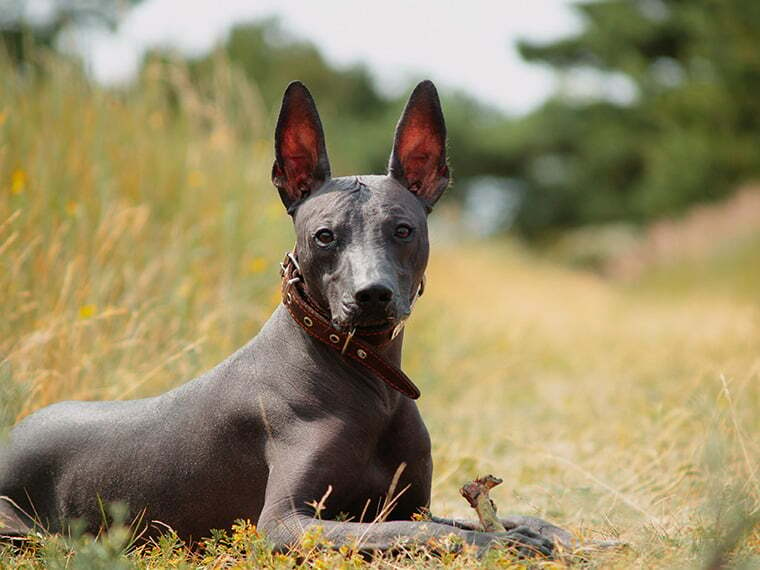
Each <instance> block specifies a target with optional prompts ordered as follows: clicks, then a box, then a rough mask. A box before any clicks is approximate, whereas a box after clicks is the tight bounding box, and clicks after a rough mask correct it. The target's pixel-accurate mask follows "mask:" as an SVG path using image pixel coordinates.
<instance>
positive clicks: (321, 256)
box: [0, 81, 571, 555]
mask: <svg viewBox="0 0 760 570" xmlns="http://www.w3.org/2000/svg"><path fill="white" fill-rule="evenodd" d="M275 139H276V140H275V150H276V159H275V163H274V167H273V171H272V179H273V182H274V184H275V186H276V187H277V189H278V191H279V193H280V197H281V198H282V201H283V203H284V204H285V207H286V208H287V211H288V213H289V214H290V215H291V216H292V218H293V222H294V225H295V232H296V235H297V242H296V248H295V250H294V251H293V252H292V253H291V254H289V255H288V256H287V258H286V261H285V262H284V263H283V303H282V304H281V305H280V306H279V307H278V308H277V309H276V310H275V312H274V314H273V315H272V317H271V318H270V319H269V321H268V322H267V323H266V325H265V326H264V327H263V329H262V330H261V332H260V333H259V334H258V335H257V336H256V337H255V338H254V339H253V340H252V341H250V342H249V343H248V344H247V345H245V346H244V347H243V348H241V349H240V350H238V351H237V352H236V353H235V354H233V355H232V356H230V357H229V358H228V359H227V360H225V361H224V362H222V363H221V364H219V365H218V366H216V367H215V368H214V369H213V370H211V371H210V372H207V373H206V374H203V375H202V376H200V377H199V378H196V379H195V380H192V381H190V382H188V383H186V384H184V385H183V386H180V387H179V388H176V389H174V390H172V391H170V392H167V393H166V394H163V395H161V396H158V397H155V398H146V399H142V400H132V401H117V402H62V403H58V404H55V405H51V406H49V407H47V408H44V409H42V410H40V411H38V412H36V413H34V414H32V415H31V416H29V417H28V418H26V419H25V420H24V421H22V422H21V423H20V424H19V425H18V426H17V427H16V428H15V429H14V430H13V432H12V434H11V442H10V446H9V448H8V449H6V450H4V452H3V458H2V464H0V495H1V496H4V497H5V500H3V501H0V521H3V522H4V526H5V529H4V531H0V534H3V533H4V534H7V535H14V534H15V535H20V534H21V535H23V534H24V533H27V532H29V531H30V530H31V529H34V528H38V527H42V528H45V529H47V530H50V531H53V532H56V531H61V530H64V529H65V528H66V525H67V523H68V521H71V520H74V519H80V520H83V521H85V522H86V525H87V528H88V530H89V531H91V532H97V530H98V528H99V526H100V525H101V524H102V522H103V520H102V505H103V504H108V503H112V502H117V501H120V502H124V503H126V504H127V505H129V507H130V513H131V514H132V516H138V515H139V514H140V513H142V514H143V515H144V517H145V519H144V520H146V521H152V520H158V521H162V522H163V523H165V524H168V525H169V526H171V527H172V528H173V529H174V530H176V532H177V533H178V534H179V536H180V537H183V538H185V539H187V540H189V541H191V542H192V541H194V540H197V539H200V538H203V537H207V536H209V534H210V531H211V529H215V528H220V529H224V528H229V527H230V526H231V524H232V523H233V522H234V521H235V520H236V519H240V518H247V519H250V520H251V521H254V522H255V523H256V524H257V525H258V528H259V529H261V530H262V531H264V532H265V533H266V534H267V535H268V537H269V539H270V540H271V541H272V543H273V544H274V545H276V546H277V547H280V548H285V547H287V546H288V545H292V544H294V543H296V542H298V540H299V537H300V536H301V535H302V533H303V532H304V530H305V529H308V528H309V527H312V526H313V525H315V524H319V525H322V526H323V527H324V529H325V533H326V534H327V536H328V537H329V539H330V540H331V541H332V542H333V543H334V544H335V545H336V546H340V545H342V544H351V543H354V542H357V541H359V542H360V545H361V547H362V548H363V549H365V550H374V549H381V550H385V549H389V548H392V547H393V546H394V544H396V543H397V542H398V541H399V540H404V541H406V542H407V543H410V542H412V543H414V542H417V543H423V542H425V541H427V540H429V539H430V538H433V537H443V536H446V535H450V534H455V535H458V536H459V537H461V538H462V539H463V540H464V541H465V542H467V543H470V544H473V545H476V546H478V547H481V548H486V547H488V546H489V545H491V544H505V545H508V546H510V547H513V548H516V549H517V550H519V551H521V552H523V553H528V552H530V551H532V552H539V553H542V554H545V555H549V554H551V552H552V549H553V547H554V542H555V541H562V542H564V541H566V540H570V538H571V537H570V535H569V534H568V533H567V532H566V531H563V530H562V529H559V528H558V527H555V526H553V525H551V524H549V523H546V522H545V521H542V520H540V519H535V518H531V517H520V516H515V517H508V518H506V519H505V520H504V523H505V526H506V528H507V529H509V530H508V532H506V533H484V532H480V531H478V530H476V529H477V527H476V526H475V525H474V524H472V523H467V522H462V521H455V520H446V519H439V518H436V517H433V518H432V520H423V521H413V520H412V518H413V515H414V514H415V513H417V512H419V511H420V510H421V509H426V508H427V507H428V506H429V502H430V485H431V472H432V468H433V465H432V459H431V455H430V438H429V436H428V432H427V429H426V428H425V424H424V423H423V422H422V419H421V418H420V414H419V411H418V409H417V406H416V404H415V402H414V399H415V398H416V397H417V396H418V395H419V392H418V390H417V388H416V387H415V386H414V384H413V383H412V382H411V381H410V380H409V378H407V377H406V376H405V375H404V373H403V372H402V371H401V370H400V364H401V345H402V341H403V331H402V326H403V323H404V321H405V319H406V318H407V317H408V316H409V314H410V313H411V310H412V306H413V304H414V301H415V300H416V298H417V297H418V295H419V294H420V293H421V291H422V285H423V278H424V273H425V266H426V264H427V260H428V250H429V245H428V235H427V221H426V218H427V214H428V213H429V212H430V211H431V209H432V207H433V205H434V204H435V203H436V201H437V200H438V199H439V198H440V196H441V194H442V193H443V192H444V190H445V189H446V187H447V186H448V182H449V171H448V166H447V162H446V127H445V124H444V120H443V114H442V111H441V106H440V102H439V99H438V94H437V92H436V89H435V87H434V86H433V84H432V83H431V82H429V81H425V82H422V83H420V84H419V85H418V86H417V87H416V88H415V90H414V92H413V93H412V95H411V97H410V99H409V102H408V103H407V106H406V109H405V110H404V113H403V115H402V117H401V120H400V122H399V124H398V127H397V130H396V135H395V139H394V144H393V151H392V154H391V158H390V165H389V168H388V174H387V175H386V176H349V177H341V178H332V177H331V175H330V164H329V161H328V158H327V151H326V148H325V141H324V135H323V132H322V125H321V122H320V119H319V115H318V113H317V109H316V106H315V104H314V101H313V99H312V97H311V95H310V94H309V91H308V90H307V89H306V87H304V85H303V84H301V83H299V82H294V83H292V84H291V85H290V86H288V88H287V90H286V91H285V95H284V97H283V102H282V109H281V111H280V117H279V120H278V123H277V130H276V134H275ZM394 476H396V485H395V488H396V489H397V491H399V492H400V491H402V490H403V492H400V493H399V494H398V496H396V497H395V501H394V502H392V503H391V507H390V508H388V509H386V510H387V511H388V512H387V516H386V521H385V522H374V523H373V522H366V520H367V515H366V514H367V513H370V517H369V518H370V519H371V518H372V516H373V515H374V514H375V513H376V512H377V511H378V510H379V508H380V506H381V505H383V504H384V503H385V501H386V500H387V497H386V496H387V495H388V492H389V488H390V487H391V482H392V481H393V480H394ZM328 489H332V493H331V494H330V496H329V498H328V499H327V500H326V502H325V508H324V510H323V511H322V512H321V519H322V520H317V519H316V518H315V512H314V509H313V508H312V507H310V506H309V503H312V502H313V501H319V500H320V498H321V497H323V496H324V495H325V493H326V492H327V490H328ZM336 518H341V519H342V520H343V521H345V520H346V519H348V521H349V522H338V521H336V520H335V519H336ZM362 520H364V522H362ZM155 532H158V531H157V530H156V528H152V529H151V530H149V531H148V534H147V535H148V536H150V534H151V533H155Z"/></svg>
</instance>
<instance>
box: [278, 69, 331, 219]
mask: <svg viewBox="0 0 760 570" xmlns="http://www.w3.org/2000/svg"><path fill="white" fill-rule="evenodd" d="M274 151H275V160H274V165H273V166H272V182H273V183H274V185H275V186H276V187H277V190H278V191H279V193H280V198H282V203H283V204H285V207H286V208H288V212H289V213H292V208H293V206H295V205H296V204H297V203H298V202H300V201H301V200H303V199H304V198H306V197H307V196H308V195H309V194H310V193H311V192H313V191H314V190H316V189H317V188H319V187H320V186H321V185H322V184H324V182H325V181H327V180H329V178H330V161H329V160H328V158H327V148H326V147H325V135H324V133H323V131H322V122H321V121H320V120H319V113H318V112H317V106H316V105H315V104H314V99H313V98H312V96H311V93H309V90H308V89H306V86H305V85H304V84H303V83H301V82H300V81H293V82H292V83H291V84H290V85H288V88H287V89H286V90H285V94H284V95H283V97H282V107H281V108H280V117H279V118H278V119H277V129H276V130H275V134H274Z"/></svg>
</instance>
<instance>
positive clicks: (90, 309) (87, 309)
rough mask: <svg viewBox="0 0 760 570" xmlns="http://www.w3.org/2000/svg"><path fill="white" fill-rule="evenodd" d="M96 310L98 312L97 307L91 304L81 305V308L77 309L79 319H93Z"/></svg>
mask: <svg viewBox="0 0 760 570" xmlns="http://www.w3.org/2000/svg"><path fill="white" fill-rule="evenodd" d="M97 310H98V308H97V306H95V305H93V304H88V305H82V306H81V307H79V318H80V319H89V318H91V317H94V316H95V313H96V312H97Z"/></svg>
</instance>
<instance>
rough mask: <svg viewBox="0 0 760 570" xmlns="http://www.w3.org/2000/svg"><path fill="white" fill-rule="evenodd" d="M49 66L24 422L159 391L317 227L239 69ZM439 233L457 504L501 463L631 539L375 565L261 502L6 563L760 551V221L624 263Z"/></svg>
mask: <svg viewBox="0 0 760 570" xmlns="http://www.w3.org/2000/svg"><path fill="white" fill-rule="evenodd" d="M36 65H37V67H36V68H35V69H30V70H29V71H28V73H26V74H24V75H21V74H18V73H17V72H16V71H14V70H12V69H11V68H10V66H9V65H8V64H0V85H2V87H0V314H2V318H0V420H1V422H0V426H1V427H2V430H3V431H4V432H5V431H7V428H9V427H10V426H11V425H13V424H14V423H15V422H16V421H18V420H19V419H21V418H23V417H24V416H25V415H27V414H29V413H31V412H33V411H34V410H36V409H38V408H40V407H42V406H45V405H47V404H50V403H53V402H56V401H59V400H62V399H87V400H92V399H124V398H138V397H144V396H150V395H155V394H158V393H161V392H163V391H165V390H167V389H169V388H171V387H173V386H176V385H178V384H180V383H182V382H184V381H185V380H188V379H190V378H192V377H194V376H195V375H197V374H199V373H201V372H203V371H205V370H206V369H208V368H210V367H211V366H213V365H214V364H216V363H217V362H219V361H220V360H222V359H223V358H225V357H226V356H227V355H229V354H230V353H231V352H232V351H234V350H235V349H236V348H237V347H239V346H240V345H242V344H243V343H244V342H246V341H247V340H248V339H249V338H250V337H252V336H253V335H255V334H256V332H257V331H258V329H259V328H260V327H261V325H262V324H263V323H264V322H265V320H266V319H267V317H268V315H269V314H270V313H271V311H272V309H273V308H274V307H275V306H276V305H277V303H278V302H279V276H278V273H277V269H278V262H279V260H280V259H281V257H282V254H283V252H284V251H286V250H287V249H288V248H289V247H290V246H291V245H292V239H293V236H292V231H291V227H290V222H289V220H288V218H287V216H286V214H285V212H284V210H283V208H282V205H281V203H280V201H279V198H278V197H277V194H276V191H275V190H274V188H273V187H272V186H271V183H270V182H269V172H270V168H271V160H272V143H271V129H272V125H273V118H274V114H275V112H276V110H273V109H267V108H265V107H264V106H263V104H262V103H261V98H260V97H259V96H258V95H257V91H256V87H255V85H252V84H250V83H248V82H247V81H245V80H244V79H242V78H241V76H240V75H239V74H236V73H235V70H234V69H232V68H230V67H227V66H219V68H218V70H217V72H216V74H215V76H214V78H213V81H210V82H208V84H206V85H203V86H201V87H197V86H193V85H192V84H191V82H190V81H189V79H188V76H187V73H186V71H185V69H184V68H183V67H182V66H179V65H178V66H172V65H168V66H155V67H151V68H148V69H147V70H146V71H145V73H144V74H143V77H142V78H141V80H140V82H139V84H138V85H136V86H135V87H133V88H130V89H129V90H128V91H124V92H108V91H104V90H101V89H99V88H96V87H93V86H92V85H91V84H89V83H88V82H87V81H86V80H85V79H84V78H83V76H82V74H81V72H80V70H78V69H77V68H76V67H74V66H71V65H68V64H65V63H64V62H62V61H60V60H58V59H57V58H55V57H52V56H49V55H45V54H40V55H39V56H38V61H37V64H36ZM241 125H245V128H241ZM391 128H392V125H388V132H389V133H390V132H391ZM326 130H327V137H328V141H329V140H330V132H331V125H326ZM389 146H390V135H389ZM454 160H455V157H454ZM336 174H347V173H343V172H337V173H336ZM444 210H445V208H444ZM439 214H440V215H441V218H443V217H445V211H444V212H440V213H439ZM433 215H434V216H435V215H436V213H435V212H434V214H433ZM436 230H437V231H435V232H434V236H433V251H432V258H431V263H430V267H429V271H428V289H427V292H426V294H425V296H424V297H423V298H422V299H421V301H420V303H419V304H418V308H417V309H416V313H415V315H414V317H413V318H412V320H411V322H410V324H409V328H408V332H407V335H406V339H407V342H406V346H405V356H404V367H405V370H406V371H407V372H408V374H409V375H410V376H411V377H412V378H413V379H415V381H416V382H417V383H418V384H419V386H420V388H421V390H422V393H423V395H422V397H421V399H420V401H419V405H420V408H421V410H422V414H423V416H424V418H425V419H426V422H427V425H428V428H429V430H430V432H431V436H432V439H433V453H434V461H435V472H434V479H433V500H432V510H433V512H434V513H435V514H438V515H451V516H461V517H470V518H471V517H472V514H473V513H471V509H469V507H468V506H467V504H466V503H465V501H464V500H463V499H462V498H461V497H460V496H459V493H458V489H459V487H460V486H461V485H462V484H463V483H464V482H465V481H467V480H468V479H471V478H472V477H474V476H475V475H477V474H480V475H483V474H487V473H493V474H495V475H497V476H499V477H502V478H503V479H504V481H505V482H504V484H503V485H502V486H501V487H498V488H497V489H496V490H495V491H494V493H493V498H494V499H495V501H496V502H497V504H498V506H499V509H500V511H501V512H505V513H506V512H514V513H523V514H533V515H537V516H541V517H544V518H547V519H550V520H551V521H553V522H555V523H557V524H560V525H562V526H565V527H567V528H569V529H571V530H573V531H574V532H576V533H577V534H578V535H579V536H582V537H584V538H588V539H615V540H619V541H623V542H625V543H626V544H627V546H626V547H624V548H620V549H615V550H612V551H607V552H599V553H594V554H591V555H588V556H587V557H586V559H585V560H583V559H581V558H578V557H572V556H570V557H567V558H566V559H563V560H558V561H535V562H530V563H522V562H519V561H516V560H514V559H513V558H511V557H510V556H509V555H508V554H507V553H498V552H494V553H492V554H490V555H489V556H488V557H486V558H485V559H484V560H481V561H477V560H476V559H475V558H473V556H472V555H471V554H463V555H453V554H445V555H433V553H432V552H430V551H427V550H425V549H422V550H419V551H417V552H414V553H411V554H410V555H409V556H404V557H400V558H388V557H386V558H382V557H379V558H377V559H375V560H372V561H368V562H366V561H363V560H362V559H361V558H360V557H358V555H357V554H356V553H355V552H352V551H350V550H345V549H344V550H343V551H341V552H334V551H330V550H324V549H322V548H320V547H319V542H320V540H319V536H310V537H307V539H306V540H305V543H304V544H303V545H302V546H301V548H300V549H299V550H298V551H296V552H294V553H292V554H291V555H274V554H272V553H271V552H270V551H269V550H268V549H267V547H266V542H265V540H264V539H263V538H262V537H261V536H259V535H258V533H256V531H255V529H254V528H253V527H251V526H250V525H246V524H240V525H238V526H237V527H236V528H235V530H234V532H232V533H229V534H227V535H222V534H219V535H216V536H215V537H214V538H213V539H211V540H209V542H208V544H207V547H206V548H205V550H201V551H200V552H192V553H191V552H189V551H187V550H186V549H185V548H184V547H183V546H182V545H181V544H179V543H178V542H177V541H176V539H175V538H174V537H172V535H171V533H170V532H167V535H166V537H165V539H162V540H161V541H160V542H158V543H156V544H150V545H143V546H140V547H138V548H136V549H128V548H127V546H128V544H129V532H128V530H127V529H126V528H125V527H123V526H118V525H117V526H115V527H114V528H112V529H111V531H110V532H109V533H107V534H105V535H103V536H101V537H99V538H98V539H97V540H93V539H92V538H91V537H82V536H80V537H77V536H74V537H56V536H40V537H37V538H35V539H33V540H31V541H30V542H29V543H28V544H27V545H26V546H25V547H22V548H13V547H10V546H7V545H6V546H0V567H3V568H37V567H51V568H64V567H65V568H94V567H102V568H115V567H124V568H133V567H134V568H163V567H178V568H194V567H207V568H228V567H229V568H231V567H240V568H258V567H265V566H266V567H282V568H288V567H294V566H296V565H297V564H304V565H306V566H314V567H318V568H320V567H321V568H326V567H346V568H348V567H351V568H353V567H364V566H373V567H392V568H406V567H452V568H466V567H472V566H473V565H476V564H483V565H485V566H497V567H520V566H521V565H522V564H526V565H530V566H531V567H541V568H560V567H564V566H566V565H568V566H584V567H591V568H723V567H736V568H758V567H760V527H759V526H758V521H759V520H760V519H759V518H758V516H759V514H760V460H759V459H760V295H759V294H758V291H760V231H759V232H758V234H757V235H755V236H753V237H750V238H745V239H743V240H740V241H737V242H732V243H730V244H729V245H727V246H726V247H724V248H721V249H719V250H711V251H710V252H708V253H705V255H704V256H702V257H700V258H699V259H696V260H695V259H691V260H688V261H683V262H677V261H676V262H670V263H668V264H665V265H659V266H658V267H656V268H653V269H651V270H647V271H644V272H643V273H642V274H640V275H639V276H638V277H636V278H635V279H633V280H626V281H618V280H613V279H610V278H603V277H601V276H598V275H596V274H593V273H590V272H588V271H584V270H580V269H573V268H571V267H569V266H567V265H564V264H562V263H560V262H558V261H550V260H549V258H547V257H545V256H540V255H537V254H536V253H534V252H532V251H531V250H529V249H528V248H527V247H525V246H523V245H520V244H519V243H518V242H517V241H515V240H509V239H502V240H491V241H473V240H466V239H465V240H461V239H456V240H455V239H452V232H451V231H446V228H445V227H438V228H436Z"/></svg>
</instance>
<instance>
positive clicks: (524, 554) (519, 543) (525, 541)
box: [485, 526, 554, 558]
mask: <svg viewBox="0 0 760 570" xmlns="http://www.w3.org/2000/svg"><path fill="white" fill-rule="evenodd" d="M487 536H488V537H489V538H490V541H489V542H488V544H487V546H486V549H485V550H489V549H491V548H499V547H504V548H508V549H509V550H512V551H514V552H515V553H516V554H517V555H518V556H519V557H520V558H533V557H536V556H545V557H547V558H550V557H551V556H552V555H553V554H554V542H552V541H551V540H550V539H548V538H546V537H545V536H542V535H541V534H540V533H538V532H536V531H534V530H532V529H530V528H528V527H527V526H520V527H517V528H514V529H512V530H509V531H507V532H498V533H489V534H488V535H487Z"/></svg>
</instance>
